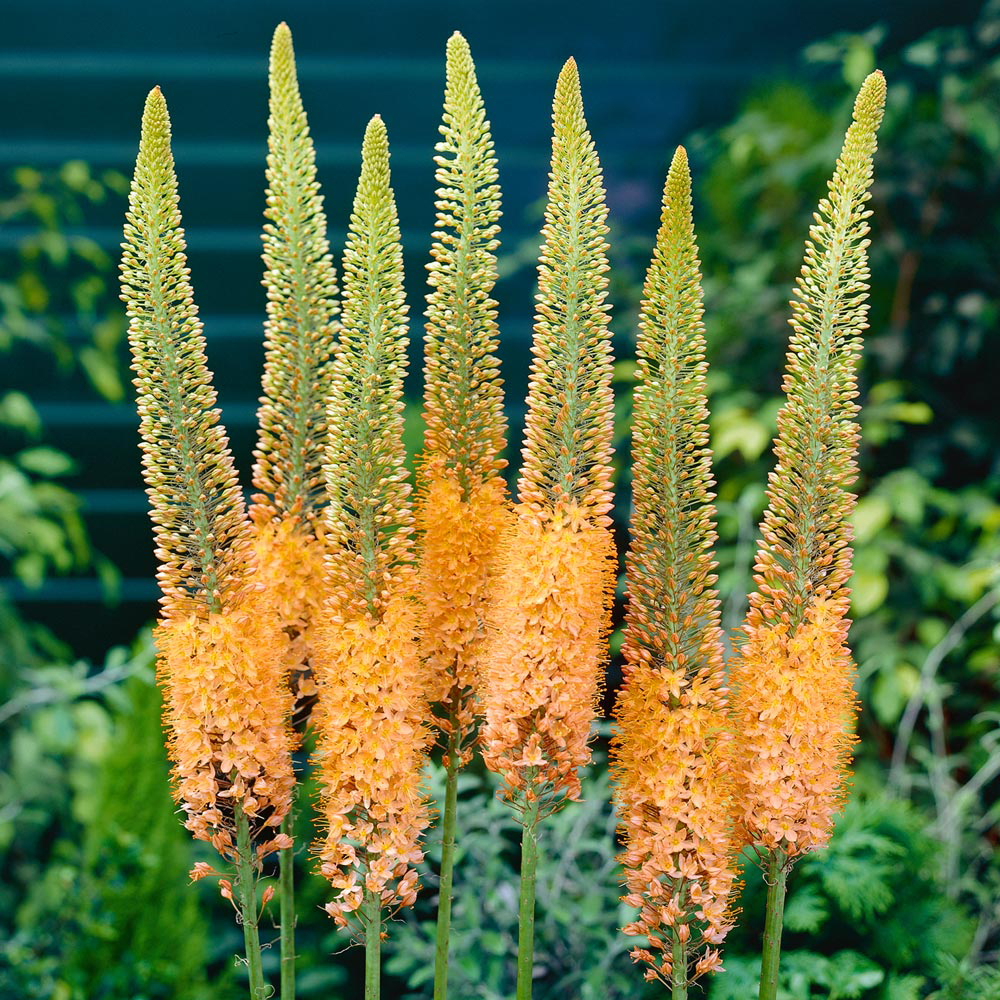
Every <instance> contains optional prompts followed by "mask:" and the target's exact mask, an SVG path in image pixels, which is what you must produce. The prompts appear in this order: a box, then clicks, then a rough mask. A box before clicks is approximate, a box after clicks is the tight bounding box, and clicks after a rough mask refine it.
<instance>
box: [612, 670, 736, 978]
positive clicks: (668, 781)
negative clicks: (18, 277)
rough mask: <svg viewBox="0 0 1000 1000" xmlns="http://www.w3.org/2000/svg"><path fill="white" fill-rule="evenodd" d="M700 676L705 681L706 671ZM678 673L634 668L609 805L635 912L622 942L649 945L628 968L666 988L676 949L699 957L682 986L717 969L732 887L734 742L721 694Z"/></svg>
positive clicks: (622, 698) (621, 706)
mask: <svg viewBox="0 0 1000 1000" xmlns="http://www.w3.org/2000/svg"><path fill="white" fill-rule="evenodd" d="M706 673H708V672H707V671H706ZM703 680H711V678H700V677H696V678H694V680H693V681H692V682H690V683H689V682H688V680H687V679H686V678H685V677H684V674H683V672H674V671H665V670H662V669H657V668H656V667H654V666H653V665H651V664H647V663H642V664H639V665H637V666H634V667H633V668H632V669H631V671H630V674H629V680H628V684H627V685H626V686H625V687H623V688H622V691H621V694H620V695H619V698H618V702H617V706H616V711H615V714H616V716H617V718H618V724H619V731H620V734H621V735H620V736H619V737H617V738H616V748H615V749H616V753H615V758H614V760H615V764H614V770H615V775H614V776H615V781H616V782H617V789H616V801H617V804H618V809H619V813H620V815H621V818H622V827H623V828H624V833H625V850H624V852H623V853H622V856H621V861H622V864H623V866H624V868H625V885H626V890H627V894H626V895H625V896H624V897H623V899H624V901H625V902H626V903H628V904H629V905H630V906H635V907H637V908H638V909H639V911H640V912H639V916H638V918H637V919H636V920H635V921H634V922H633V923H631V924H628V925H627V926H626V927H625V928H623V929H624V931H625V933H626V934H633V935H639V936H643V937H648V938H649V941H650V948H649V949H643V948H636V949H635V950H634V951H633V952H632V958H633V959H634V960H635V961H637V962H638V961H645V962H646V963H648V965H649V969H648V970H647V978H649V979H660V980H661V981H662V982H664V983H665V984H666V985H668V986H670V985H672V980H671V975H672V971H673V961H674V959H673V940H674V933H675V931H676V935H677V937H678V938H679V939H680V940H682V941H683V943H684V945H685V949H684V954H685V955H693V954H695V953H697V952H700V954H699V955H698V960H697V962H696V963H695V964H694V968H693V970H692V971H691V972H690V973H689V978H688V982H693V981H694V980H695V979H697V978H698V977H700V976H702V975H705V974H706V973H708V972H713V971H717V970H718V969H719V968H721V959H720V956H719V952H718V949H717V948H713V947H711V946H712V945H719V944H720V943H721V942H722V941H723V939H724V938H725V937H726V934H728V932H729V930H730V929H731V928H732V926H733V913H732V910H731V908H730V896H731V894H732V892H733V889H734V887H735V885H736V855H737V852H738V847H737V843H736V840H735V837H734V835H733V825H732V819H731V817H732V807H733V778H732V774H731V770H730V766H731V765H730V754H731V742H732V738H731V735H730V731H729V725H728V719H727V714H726V711H725V705H724V699H723V697H722V694H721V693H720V692H719V690H718V689H717V688H716V687H715V686H714V685H713V684H707V685H706V684H703V683H700V681H703Z"/></svg>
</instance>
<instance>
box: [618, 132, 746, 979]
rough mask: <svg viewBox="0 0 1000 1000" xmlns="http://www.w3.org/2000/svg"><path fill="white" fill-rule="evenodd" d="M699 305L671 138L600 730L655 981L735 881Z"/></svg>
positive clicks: (682, 161) (643, 319) (688, 953)
mask: <svg viewBox="0 0 1000 1000" xmlns="http://www.w3.org/2000/svg"><path fill="white" fill-rule="evenodd" d="M702 311H703V310H702V292H701V275H700V266H699V262H698V248H697V245H696V243H695V234H694V225H693V222H692V213H691V175H690V171H689V169H688V163H687V155H686V153H685V151H684V149H683V148H682V147H679V148H678V149H677V151H676V153H675V154H674V158H673V161H672V163H671V165H670V170H669V172H668V174H667V180H666V184H665V186H664V191H663V212H662V216H661V222H660V230H659V233H658V235H657V239H656V246H655V248H654V251H653V259H652V261H651V263H650V266H649V271H648V272H647V275H646V283H645V286H644V289H643V300H642V308H641V311H640V317H639V339H638V345H637V354H638V360H639V364H638V368H637V373H636V387H635V396H634V407H633V422H632V452H633V479H632V524H631V528H632V531H631V538H632V541H631V545H630V548H629V552H628V556H627V559H626V584H627V593H628V608H627V612H626V626H625V641H624V650H623V651H624V655H625V661H626V667H625V683H624V686H623V687H622V689H621V691H620V693H619V696H618V701H617V704H616V708H615V715H616V717H617V721H618V732H617V734H616V736H615V738H614V741H613V743H612V771H613V775H614V778H615V802H616V805H617V807H618V811H619V814H620V816H621V823H622V828H623V832H624V835H625V837H624V839H625V850H624V852H623V854H622V858H621V860H622V863H623V865H624V868H625V882H626V888H627V890H628V893H627V895H626V896H625V897H624V898H625V900H626V901H627V902H628V903H630V904H631V905H633V906H635V907H637V908H638V909H639V916H638V919H637V920H635V921H634V922H632V923H630V924H628V925H627V926H626V927H625V928H624V929H625V931H626V933H628V934H636V935H640V936H643V937H646V938H648V939H649V940H650V943H651V945H652V947H650V948H637V949H635V950H634V951H633V953H632V955H633V958H634V959H636V960H637V961H644V962H646V963H647V966H648V969H647V978H650V979H653V978H658V979H661V980H663V981H664V982H665V983H667V984H668V985H669V984H670V983H671V982H672V981H673V980H674V977H675V974H676V973H679V978H680V981H683V982H690V981H693V980H694V979H696V978H697V977H699V976H701V975H703V974H704V973H706V972H709V971H713V970H715V969H717V968H718V967H719V964H720V956H719V950H718V945H719V944H720V943H721V941H722V940H723V939H724V938H725V936H726V934H727V933H728V931H729V929H730V927H731V926H732V915H731V910H730V898H731V895H732V892H733V889H734V887H735V884H736V854H737V842H736V838H735V835H734V830H733V823H732V818H731V814H732V809H733V782H732V771H731V761H730V759H729V758H730V753H731V745H732V741H731V739H730V736H729V732H728V725H727V722H728V720H727V717H726V689H725V686H724V685H725V678H724V675H723V653H722V634H721V629H720V628H719V601H718V595H717V592H716V590H715V587H714V583H715V562H714V560H713V558H712V553H711V547H712V545H713V543H714V541H715V538H716V534H715V525H714V513H715V512H714V508H713V505H712V492H711V490H712V471H711V461H712V456H711V452H710V450H709V445H708V423H707V420H708V407H707V402H706V398H705V371H706V362H705V337H704V327H703V325H702ZM677 946H679V947H677ZM675 955H683V956H684V961H685V963H686V967H685V969H684V970H675V969H674V967H673V963H674V961H675V957H674V956H675Z"/></svg>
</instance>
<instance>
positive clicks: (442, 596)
mask: <svg viewBox="0 0 1000 1000" xmlns="http://www.w3.org/2000/svg"><path fill="white" fill-rule="evenodd" d="M424 481H425V482H426V483H427V487H426V493H425V495H424V496H422V497H421V498H420V502H419V504H418V506H417V517H416V525H417V531H418V533H419V534H420V536H421V541H422V544H421V553H420V568H419V572H420V597H421V602H422V604H423V614H422V626H421V638H422V646H423V652H424V656H425V662H426V666H427V670H428V681H429V685H428V697H429V700H430V702H431V703H432V704H436V705H438V706H440V708H441V711H440V713H439V715H438V717H437V719H436V723H437V725H438V726H439V728H441V729H442V730H443V731H444V732H445V733H446V734H449V735H450V734H452V730H454V735H456V736H457V737H458V738H459V740H460V741H461V740H463V739H465V738H467V737H468V736H469V735H471V733H472V731H473V722H474V714H475V709H474V705H473V698H474V693H475V684H476V678H477V676H478V673H479V665H478V664H479V659H480V657H481V653H482V646H483V640H484V636H485V624H484V618H485V614H486V602H487V598H488V584H489V575H490V571H491V566H492V564H493V562H494V561H495V556H496V549H497V544H498V541H499V538H500V536H501V534H502V533H503V530H504V528H505V527H506V526H507V525H508V524H509V523H510V519H511V516H510V505H509V503H508V501H507V491H506V489H505V487H504V482H503V480H502V479H501V478H500V477H495V478H493V479H488V480H486V481H485V482H478V483H475V484H474V485H472V486H471V487H470V488H469V490H468V495H467V497H465V498H463V490H462V486H461V483H460V482H459V479H458V475H457V474H456V472H455V471H454V470H448V469H446V468H444V465H443V463H440V462H428V463H427V468H426V469H425V474H424ZM459 753H460V754H461V758H462V759H461V763H467V762H468V760H469V757H470V753H469V751H468V749H467V748H466V747H464V746H461V745H460V746H459Z"/></svg>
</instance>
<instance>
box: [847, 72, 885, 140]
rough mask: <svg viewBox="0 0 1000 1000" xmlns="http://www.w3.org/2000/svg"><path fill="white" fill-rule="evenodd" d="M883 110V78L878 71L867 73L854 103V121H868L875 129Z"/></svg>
mask: <svg viewBox="0 0 1000 1000" xmlns="http://www.w3.org/2000/svg"><path fill="white" fill-rule="evenodd" d="M884 110H885V76H884V75H883V74H882V71H881V70H880V69H877V70H875V71H874V72H873V73H869V74H868V76H866V77H865V82H864V83H862V84H861V89H860V90H859V91H858V98H857V100H856V101H855V102H854V118H855V120H856V121H866V120H867V121H869V122H870V123H871V124H872V125H873V127H875V128H877V127H878V124H879V122H880V121H881V119H882V112H883V111H884Z"/></svg>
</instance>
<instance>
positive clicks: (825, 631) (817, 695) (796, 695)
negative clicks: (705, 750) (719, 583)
mask: <svg viewBox="0 0 1000 1000" xmlns="http://www.w3.org/2000/svg"><path fill="white" fill-rule="evenodd" d="M849 626H850V622H849V621H848V620H847V619H846V618H845V617H844V614H843V611H842V610H841V608H840V607H839V606H838V605H837V604H835V603H833V602H829V601H822V600H818V601H815V602H814V603H813V604H812V606H811V607H810V608H809V609H808V611H807V613H806V617H805V620H804V621H803V622H802V624H801V625H799V627H798V628H797V629H796V630H795V632H794V634H793V635H791V636H789V634H788V625H786V624H779V625H773V626H767V625H761V626H758V627H757V628H753V629H748V630H747V638H746V641H745V642H744V644H743V646H742V648H741V649H740V653H739V656H738V657H737V659H736V661H735V663H734V665H733V668H732V671H731V675H730V677H731V683H732V686H733V690H734V694H733V702H732V717H733V725H734V727H735V736H736V755H735V760H736V766H735V776H736V781H737V795H738V801H739V806H738V810H737V817H738V821H739V823H740V826H741V827H742V831H743V835H744V837H745V842H746V843H748V844H756V845H759V846H761V847H764V848H767V849H770V850H781V851H783V852H785V853H786V854H787V855H788V856H789V857H796V856H798V855H801V854H805V853H806V852H808V851H813V850H816V849H817V848H820V847H824V846H825V845H826V843H827V842H828V841H829V839H830V833H831V831H832V829H833V820H834V816H835V815H836V813H837V812H838V811H839V809H840V807H841V805H842V804H843V801H844V797H845V795H846V793H847V782H848V777H849V767H850V761H851V746H852V744H853V743H855V742H856V737H855V736H854V733H853V730H854V722H855V719H856V717H857V710H858V702H857V696H856V695H855V693H854V686H853V680H854V664H853V662H852V660H851V654H850V650H849V649H848V647H847V631H848V628H849Z"/></svg>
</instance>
